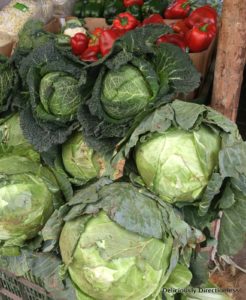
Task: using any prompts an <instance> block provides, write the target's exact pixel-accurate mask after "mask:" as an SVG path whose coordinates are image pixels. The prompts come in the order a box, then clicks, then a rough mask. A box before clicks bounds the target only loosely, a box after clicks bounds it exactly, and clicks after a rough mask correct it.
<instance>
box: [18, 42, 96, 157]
mask: <svg viewBox="0 0 246 300" xmlns="http://www.w3.org/2000/svg"><path fill="white" fill-rule="evenodd" d="M19 72H20V76H21V79H22V82H23V87H24V93H23V97H25V105H24V107H22V110H21V113H20V117H21V127H22V129H23V133H24V135H25V137H26V138H27V139H28V141H29V142H30V143H31V144H32V145H33V146H34V147H35V149H37V150H38V151H40V152H44V151H47V150H49V149H50V148H51V147H52V146H54V145H57V144H62V143H63V142H64V141H65V140H66V139H67V137H68V136H69V135H70V134H71V132H72V131H73V130H74V129H75V128H76V127H77V123H76V113H77V108H78V105H79V104H80V103H82V102H83V101H84V99H85V98H86V97H87V94H88V93H89V92H90V89H89V86H90V84H91V83H89V81H88V82H86V80H87V73H86V71H84V70H83V69H82V67H81V66H80V65H78V64H76V63H75V62H74V61H72V60H70V59H68V58H67V57H66V56H65V55H64V54H63V52H62V51H60V50H58V49H57V48H56V45H55V42H54V41H50V42H48V43H46V44H44V45H43V46H41V47H37V48H35V49H34V50H32V51H31V52H30V54H29V55H28V56H26V57H25V58H23V59H22V61H21V63H20V66H19Z"/></svg>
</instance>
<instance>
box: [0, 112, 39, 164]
mask: <svg viewBox="0 0 246 300" xmlns="http://www.w3.org/2000/svg"><path fill="white" fill-rule="evenodd" d="M6 153H8V154H9V153H12V154H16V155H19V156H25V157H28V158H30V159H32V160H34V161H39V154H38V153H37V152H36V151H34V149H33V147H32V146H31V145H30V144H29V143H28V142H27V140H26V139H25V138H24V136H23V133H22V130H21V128H20V116H19V114H14V115H9V116H8V117H6V118H4V119H0V155H5V154H6Z"/></svg>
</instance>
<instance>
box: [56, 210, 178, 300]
mask: <svg viewBox="0 0 246 300" xmlns="http://www.w3.org/2000/svg"><path fill="white" fill-rule="evenodd" d="M77 235H80V237H79V240H78V243H77V244H76V248H75V249H73V246H72V245H73V243H74V239H76V236H77ZM60 249H61V255H62V259H63V261H64V263H65V264H66V265H68V270H69V273H70V276H71V279H72V280H73V282H74V283H75V285H76V287H77V288H78V289H79V290H78V299H90V297H92V299H98V300H124V299H125V300H126V299H134V300H142V299H146V298H148V297H150V298H149V299H152V297H153V299H155V296H154V295H156V293H157V294H159V291H160V289H161V286H160V285H161V282H162V280H163V276H164V275H165V272H166V271H167V269H168V267H169V260H170V255H171V252H172V238H167V239H165V240H164V241H161V240H158V239H156V238H153V237H152V238H150V237H149V238H147V237H143V236H140V235H138V234H136V233H133V232H130V231H127V230H126V229H124V228H122V227H121V226H119V225H118V224H116V223H115V222H113V221H112V220H110V219H109V217H108V216H107V215H106V213H105V212H102V211H101V212H100V213H98V214H97V215H96V216H95V217H92V218H90V219H89V220H88V217H79V218H77V219H75V220H73V221H69V222H67V223H66V224H65V226H64V228H63V231H62V234H61V237H60ZM73 251H74V252H73ZM72 253H73V254H72ZM71 254H72V255H73V259H72V261H71V260H70V256H71Z"/></svg>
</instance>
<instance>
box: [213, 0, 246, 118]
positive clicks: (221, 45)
mask: <svg viewBox="0 0 246 300" xmlns="http://www.w3.org/2000/svg"><path fill="white" fill-rule="evenodd" d="M245 62H246V1H245V0H243V1H242V0H233V1H232V0H224V4H223V12H222V21H221V29H220V33H219V39H218V48H217V58H216V64H215V74H214V87H213V95H212V103H211V105H212V107H213V108H214V109H216V110H218V111H219V112H221V113H222V114H224V115H225V116H227V117H228V118H230V119H231V120H233V121H236V117H237V110H238V105H239V97H240V91H241V84H242V80H243V70H244V66H245Z"/></svg>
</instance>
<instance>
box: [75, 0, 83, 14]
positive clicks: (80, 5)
mask: <svg viewBox="0 0 246 300" xmlns="http://www.w3.org/2000/svg"><path fill="white" fill-rule="evenodd" d="M82 8H83V2H82V1H78V2H76V3H75V5H74V7H73V16H75V17H78V18H79V17H80V16H81V11H82Z"/></svg>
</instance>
